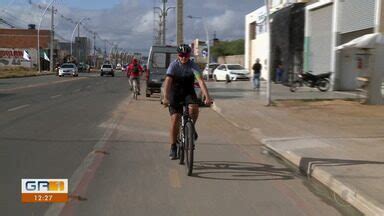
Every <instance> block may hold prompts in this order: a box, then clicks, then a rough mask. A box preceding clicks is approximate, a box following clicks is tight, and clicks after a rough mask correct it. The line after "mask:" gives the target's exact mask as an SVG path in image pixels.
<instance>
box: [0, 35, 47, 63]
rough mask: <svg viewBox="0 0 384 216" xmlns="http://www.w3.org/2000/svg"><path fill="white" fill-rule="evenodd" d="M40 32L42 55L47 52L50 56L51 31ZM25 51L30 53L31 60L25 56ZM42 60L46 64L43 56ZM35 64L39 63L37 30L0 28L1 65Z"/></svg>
mask: <svg viewBox="0 0 384 216" xmlns="http://www.w3.org/2000/svg"><path fill="white" fill-rule="evenodd" d="M39 34H40V48H41V51H42V52H41V55H43V54H44V52H45V53H46V55H48V56H49V52H48V49H49V46H50V39H51V32H50V31H49V30H40V33H39ZM24 51H26V52H27V53H29V56H30V57H31V60H30V61H28V60H26V59H24V58H23V54H24ZM42 57H43V56H42ZM41 62H42V65H45V62H44V57H43V58H41ZM48 64H49V63H48ZM35 65H37V30H35V29H0V67H17V66H23V67H33V66H35Z"/></svg>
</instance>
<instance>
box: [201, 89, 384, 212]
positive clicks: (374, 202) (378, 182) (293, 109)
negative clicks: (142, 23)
mask: <svg viewBox="0 0 384 216" xmlns="http://www.w3.org/2000/svg"><path fill="white" fill-rule="evenodd" d="M208 88H209V90H210V92H211V94H212V95H213V97H214V99H215V104H214V106H213V108H214V109H215V110H216V111H217V112H218V113H219V114H220V115H222V116H223V117H224V118H225V119H227V120H228V121H230V122H231V123H232V124H234V125H235V126H236V127H238V128H241V129H243V130H247V131H249V132H250V133H252V135H253V136H254V137H255V138H256V139H257V140H260V141H261V142H262V143H263V144H264V145H265V146H266V147H267V148H268V149H269V150H271V151H272V152H274V154H275V155H277V156H278V157H281V158H283V159H284V160H287V161H289V162H290V163H292V164H294V165H295V166H297V167H298V168H299V169H300V170H301V171H302V172H303V173H304V174H306V175H307V176H308V177H313V178H315V179H317V180H318V181H319V182H321V183H322V184H324V185H325V186H327V187H328V188H329V189H331V190H332V191H333V192H335V193H336V194H338V195H339V196H340V197H342V198H343V199H344V200H346V201H347V202H349V203H350V204H351V205H353V206H354V207H355V208H357V209H359V210H360V211H361V212H362V213H364V214H366V215H384V156H383V152H384V135H383V131H384V106H367V105H362V104H360V103H358V102H356V101H353V100H351V99H356V97H357V96H356V94H355V93H354V92H325V93H323V92H319V91H318V90H316V89H309V88H302V89H300V90H299V92H298V93H299V94H298V93H297V92H296V93H291V92H289V89H288V88H287V87H285V86H281V85H273V86H272V99H273V100H276V99H279V100H278V101H275V104H276V106H269V107H267V106H265V104H266V101H265V84H264V85H262V89H260V90H259V91H254V90H252V89H251V83H250V82H232V83H230V84H225V83H214V82H208ZM331 98H337V99H339V100H318V99H331ZM290 99H295V100H290ZM297 99H305V100H297ZM308 99H313V101H308ZM340 99H348V100H340Z"/></svg>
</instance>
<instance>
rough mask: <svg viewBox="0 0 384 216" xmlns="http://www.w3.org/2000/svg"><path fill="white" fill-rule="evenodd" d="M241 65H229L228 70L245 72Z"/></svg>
mask: <svg viewBox="0 0 384 216" xmlns="http://www.w3.org/2000/svg"><path fill="white" fill-rule="evenodd" d="M243 69H244V68H243V67H242V66H241V65H228V70H243Z"/></svg>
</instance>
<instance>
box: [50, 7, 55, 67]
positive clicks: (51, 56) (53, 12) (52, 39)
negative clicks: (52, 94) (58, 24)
mask: <svg viewBox="0 0 384 216" xmlns="http://www.w3.org/2000/svg"><path fill="white" fill-rule="evenodd" d="M54 15H55V9H54V7H53V5H52V15H51V46H50V48H51V49H50V55H49V71H51V72H53V43H54V36H55V33H54V29H55V26H54V25H55V23H54Z"/></svg>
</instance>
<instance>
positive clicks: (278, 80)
mask: <svg viewBox="0 0 384 216" xmlns="http://www.w3.org/2000/svg"><path fill="white" fill-rule="evenodd" d="M283 73H284V70H283V65H282V64H278V65H277V68H276V78H275V82H276V83H281V82H282V81H283Z"/></svg>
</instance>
